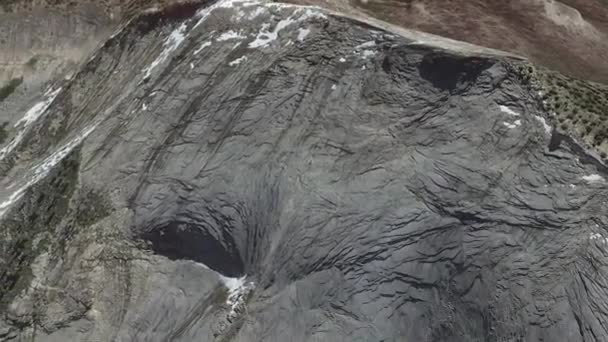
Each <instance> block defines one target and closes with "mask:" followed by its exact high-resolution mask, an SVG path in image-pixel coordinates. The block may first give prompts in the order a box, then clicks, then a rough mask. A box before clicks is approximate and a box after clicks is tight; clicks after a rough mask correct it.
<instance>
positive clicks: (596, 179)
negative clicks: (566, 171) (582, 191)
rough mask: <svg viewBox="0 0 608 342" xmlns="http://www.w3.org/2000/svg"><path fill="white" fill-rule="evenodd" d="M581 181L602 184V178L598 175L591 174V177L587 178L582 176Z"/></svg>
mask: <svg viewBox="0 0 608 342" xmlns="http://www.w3.org/2000/svg"><path fill="white" fill-rule="evenodd" d="M581 179H582V180H584V181H585V182H587V183H598V182H603V181H604V177H602V176H600V175H598V174H592V175H587V176H583V177H581Z"/></svg>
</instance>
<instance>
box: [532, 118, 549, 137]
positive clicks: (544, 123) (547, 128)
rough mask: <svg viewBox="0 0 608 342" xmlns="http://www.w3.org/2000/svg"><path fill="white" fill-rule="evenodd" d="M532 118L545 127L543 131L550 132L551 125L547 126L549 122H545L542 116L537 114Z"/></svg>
mask: <svg viewBox="0 0 608 342" xmlns="http://www.w3.org/2000/svg"><path fill="white" fill-rule="evenodd" d="M534 118H535V119H536V120H537V121H538V122H540V123H541V124H542V125H543V127H544V128H545V132H547V133H548V134H551V130H552V129H551V126H549V124H547V121H546V120H545V118H543V117H542V116H538V115H534Z"/></svg>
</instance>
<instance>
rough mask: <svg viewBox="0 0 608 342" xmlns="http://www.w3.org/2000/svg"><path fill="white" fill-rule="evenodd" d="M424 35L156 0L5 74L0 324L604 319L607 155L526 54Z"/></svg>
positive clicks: (277, 327) (376, 332)
mask: <svg viewBox="0 0 608 342" xmlns="http://www.w3.org/2000/svg"><path fill="white" fill-rule="evenodd" d="M421 37H423V36H420V35H411V36H410V35H408V33H407V32H405V31H399V32H397V31H386V30H384V29H381V28H378V27H375V26H372V25H370V24H365V23H362V22H358V21H355V20H353V19H351V18H347V17H343V16H340V15H336V14H332V13H329V12H326V11H324V10H321V9H318V8H311V7H298V6H294V5H285V4H276V3H265V2H238V1H221V2H217V3H214V4H208V5H201V6H200V8H197V7H195V6H190V5H188V6H179V7H172V9H171V10H166V11H160V12H149V13H147V14H145V15H142V16H140V17H138V18H136V19H134V20H133V21H132V22H131V23H130V24H129V25H127V26H126V27H125V28H124V29H122V30H121V31H120V32H119V33H117V34H116V35H114V36H112V37H111V38H110V39H109V40H107V41H106V42H105V43H104V44H103V46H101V47H100V49H99V50H97V52H95V53H94V55H93V56H92V57H91V58H90V59H89V60H88V61H87V62H86V63H84V65H83V66H82V68H81V69H79V70H77V72H73V73H70V76H69V77H68V78H67V79H59V80H56V81H55V82H53V83H48V84H45V86H44V87H43V88H44V92H43V93H41V94H40V95H39V96H38V98H36V99H34V100H32V101H25V100H23V99H22V98H21V100H20V101H17V100H16V99H15V97H13V99H12V101H13V103H14V105H13V107H11V109H10V110H7V109H3V108H5V107H0V118H3V120H4V121H5V124H4V127H5V129H4V131H5V138H4V139H3V140H2V141H0V172H1V173H2V178H0V215H1V218H0V312H1V313H2V314H1V316H0V341H2V340H6V341H10V340H16V341H25V340H28V341H32V340H33V341H541V340H544V341H581V342H582V341H605V340H606V339H608V327H607V326H606V325H605V322H607V321H608V320H607V318H608V317H606V316H607V314H606V313H607V312H608V311H607V310H605V307H606V305H607V304H608V302H607V298H608V293H607V292H608V286H607V285H608V282H607V275H608V268H607V266H608V264H607V262H606V248H608V231H607V227H608V218H607V217H606V215H605V213H604V212H603V210H604V209H605V207H606V200H607V198H608V187H607V184H606V182H605V177H606V176H607V172H606V168H605V166H604V164H603V163H602V161H601V160H600V159H599V158H596V157H595V156H594V155H593V154H592V153H590V152H588V151H586V150H585V149H584V148H582V147H581V145H579V143H578V142H577V140H576V139H573V138H571V137H569V136H568V135H565V134H563V131H562V130H561V129H559V128H557V129H556V128H555V127H552V126H554V125H555V124H554V121H555V120H556V118H555V117H554V116H553V115H552V113H551V112H550V111H548V110H547V109H546V105H545V104H543V97H542V95H539V94H538V93H537V92H536V91H535V90H534V89H536V88H535V87H538V86H539V85H538V84H536V83H534V82H532V81H531V78H530V77H522V75H523V74H524V73H522V70H526V68H527V64H526V62H525V61H522V60H521V59H519V58H515V57H509V56H508V55H506V54H494V53H493V51H490V50H484V49H482V48H476V49H472V48H470V46H468V45H466V44H460V43H457V42H453V41H442V40H441V39H435V40H429V41H422V40H421ZM447 47H450V49H446V48H447ZM7 101H8V100H7ZM26 103H27V104H26Z"/></svg>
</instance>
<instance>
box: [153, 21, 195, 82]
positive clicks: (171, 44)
mask: <svg viewBox="0 0 608 342" xmlns="http://www.w3.org/2000/svg"><path fill="white" fill-rule="evenodd" d="M187 28H188V26H187V25H186V23H182V24H181V25H180V26H179V27H178V28H176V29H175V30H173V32H171V34H170V35H169V37H167V39H166V40H165V42H164V43H163V46H164V49H163V51H162V52H161V53H160V55H159V56H158V57H157V58H156V59H155V60H154V62H152V64H150V65H149V66H148V67H147V68H145V69H144V70H143V71H144V72H145V75H144V79H147V78H149V77H150V74H151V73H152V70H154V68H156V67H157V66H158V65H159V64H161V63H162V62H164V61H165V60H166V59H167V58H168V57H169V55H170V54H171V53H172V52H173V51H175V50H176V49H177V48H178V47H179V46H180V44H181V43H182V42H183V41H184V39H186V36H187V33H186V29H187Z"/></svg>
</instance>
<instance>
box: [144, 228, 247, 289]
mask: <svg viewBox="0 0 608 342" xmlns="http://www.w3.org/2000/svg"><path fill="white" fill-rule="evenodd" d="M142 237H143V239H144V240H147V241H148V242H150V243H151V247H152V249H153V250H154V251H155V252H156V253H158V254H161V255H164V256H166V257H168V258H170V259H174V260H176V259H188V260H193V261H196V262H200V263H202V264H204V265H206V266H208V267H209V268H211V269H213V270H215V271H217V272H219V273H221V274H223V275H225V276H227V277H238V276H241V275H242V274H243V273H244V267H243V261H242V260H241V257H240V255H239V253H238V251H237V250H236V248H234V239H233V238H232V237H231V236H230V235H228V234H227V233H226V232H225V230H222V236H221V241H223V242H224V244H226V245H227V246H225V245H224V244H222V243H221V242H220V241H219V240H218V238H216V237H214V236H213V235H212V234H210V233H209V232H208V230H207V229H206V227H205V226H203V225H199V224H193V223H186V222H180V221H172V222H169V223H168V224H166V225H163V226H161V227H158V228H155V229H152V230H150V231H149V232H146V233H144V234H143V236H142Z"/></svg>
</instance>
